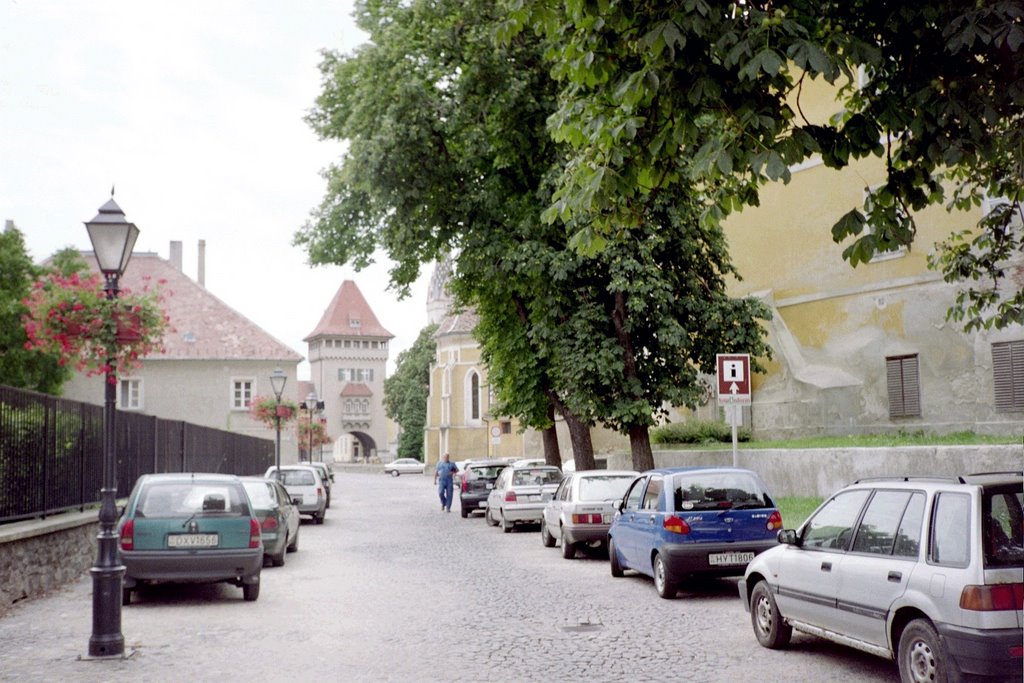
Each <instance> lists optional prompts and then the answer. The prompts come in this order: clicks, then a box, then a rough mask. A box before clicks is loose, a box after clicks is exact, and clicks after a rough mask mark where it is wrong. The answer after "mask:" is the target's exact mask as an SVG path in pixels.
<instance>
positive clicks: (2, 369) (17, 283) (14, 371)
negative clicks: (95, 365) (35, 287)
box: [0, 224, 84, 395]
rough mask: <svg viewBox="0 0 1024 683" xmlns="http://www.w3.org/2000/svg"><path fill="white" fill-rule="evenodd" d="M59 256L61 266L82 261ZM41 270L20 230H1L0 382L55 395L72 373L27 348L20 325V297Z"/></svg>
mask: <svg viewBox="0 0 1024 683" xmlns="http://www.w3.org/2000/svg"><path fill="white" fill-rule="evenodd" d="M62 254H63V252H62ZM58 256H59V261H58V262H59V263H60V264H63V265H64V267H71V268H73V269H77V266H78V265H79V264H81V265H84V263H82V262H81V259H78V262H77V263H76V262H75V261H74V260H72V259H70V257H69V256H68V255H67V254H63V255H58ZM44 272H45V271H44V269H42V268H39V267H37V266H35V265H34V264H33V263H32V260H31V259H30V258H29V256H28V252H27V251H26V249H25V239H24V237H23V236H22V234H21V231H19V230H18V229H17V228H16V227H14V225H13V224H8V226H7V227H6V229H5V230H4V231H3V232H0V384H6V385H8V386H13V387H18V388H23V389H33V390H35V391H41V392H43V393H47V394H54V395H58V394H59V393H60V389H61V386H63V384H64V382H66V381H67V380H68V379H69V378H70V377H71V369H70V368H67V367H64V366H62V365H61V364H60V360H59V359H58V358H56V357H54V356H50V355H47V354H44V353H41V352H39V351H34V350H33V351H29V350H27V349H26V348H25V343H26V342H27V341H28V337H27V336H26V334H25V328H24V327H23V325H22V316H23V315H25V313H26V312H27V309H26V308H25V306H24V305H23V304H22V301H23V300H24V299H25V297H26V296H27V295H28V293H29V290H30V288H31V286H32V283H33V282H34V281H35V280H36V279H37V278H38V277H40V276H41V275H42V274H43V273H44Z"/></svg>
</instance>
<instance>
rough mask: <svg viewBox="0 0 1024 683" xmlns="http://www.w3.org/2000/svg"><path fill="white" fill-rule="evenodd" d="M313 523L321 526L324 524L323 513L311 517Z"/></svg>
mask: <svg viewBox="0 0 1024 683" xmlns="http://www.w3.org/2000/svg"><path fill="white" fill-rule="evenodd" d="M313 522H315V523H316V524H323V523H324V513H323V512H320V513H318V514H316V515H313Z"/></svg>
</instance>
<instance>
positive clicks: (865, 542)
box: [853, 491, 920, 555]
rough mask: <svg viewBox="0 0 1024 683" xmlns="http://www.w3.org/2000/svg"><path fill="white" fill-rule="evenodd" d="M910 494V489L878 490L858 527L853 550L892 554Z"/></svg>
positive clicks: (874, 553) (856, 551)
mask: <svg viewBox="0 0 1024 683" xmlns="http://www.w3.org/2000/svg"><path fill="white" fill-rule="evenodd" d="M910 496H911V492H910V491H876V492H875V495H874V496H872V498H871V502H870V503H868V508H867V510H866V511H865V512H864V518H863V519H862V520H861V522H860V526H859V527H857V537H856V538H854V540H853V552H855V553H871V554H872V555H891V554H892V552H893V545H894V544H895V543H896V534H897V527H898V525H899V523H900V521H901V520H902V518H903V511H904V510H906V508H907V503H908V502H910ZM918 533H920V530H918Z"/></svg>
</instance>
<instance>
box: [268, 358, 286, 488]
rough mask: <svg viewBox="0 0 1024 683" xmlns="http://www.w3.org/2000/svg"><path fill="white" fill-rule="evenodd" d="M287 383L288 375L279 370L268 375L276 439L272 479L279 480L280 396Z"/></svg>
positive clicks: (276, 369)
mask: <svg viewBox="0 0 1024 683" xmlns="http://www.w3.org/2000/svg"><path fill="white" fill-rule="evenodd" d="M287 382H288V375H286V374H284V370H282V369H281V368H274V371H273V372H272V373H270V388H271V389H272V390H273V392H274V400H275V401H276V402H277V405H275V406H274V430H275V431H276V432H277V438H276V439H275V442H274V477H275V478H276V479H277V480H278V481H280V480H281V394H283V393H284V385H285V384H287Z"/></svg>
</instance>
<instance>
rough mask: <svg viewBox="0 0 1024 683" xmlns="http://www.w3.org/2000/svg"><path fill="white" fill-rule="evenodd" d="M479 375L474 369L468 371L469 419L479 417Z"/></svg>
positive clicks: (474, 419)
mask: <svg viewBox="0 0 1024 683" xmlns="http://www.w3.org/2000/svg"><path fill="white" fill-rule="evenodd" d="M480 412H481V411H480V375H479V374H477V372H476V371H475V370H473V371H471V372H470V373H469V419H470V420H473V421H477V420H479V419H480Z"/></svg>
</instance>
